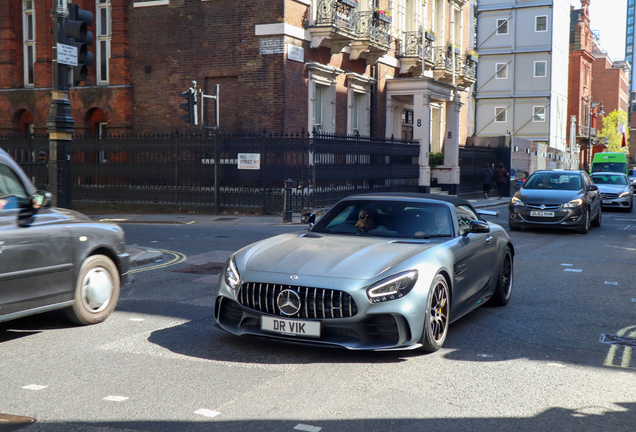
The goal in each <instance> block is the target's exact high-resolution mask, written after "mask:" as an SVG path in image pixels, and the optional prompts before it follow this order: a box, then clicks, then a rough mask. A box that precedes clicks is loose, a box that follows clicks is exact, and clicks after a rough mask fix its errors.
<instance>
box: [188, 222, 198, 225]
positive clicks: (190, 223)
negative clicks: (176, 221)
mask: <svg viewBox="0 0 636 432" xmlns="http://www.w3.org/2000/svg"><path fill="white" fill-rule="evenodd" d="M193 223H197V222H196V221H191V222H187V223H186V225H192V224H193Z"/></svg>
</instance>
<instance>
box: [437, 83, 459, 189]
mask: <svg viewBox="0 0 636 432" xmlns="http://www.w3.org/2000/svg"><path fill="white" fill-rule="evenodd" d="M462 105H464V103H463V102H462V101H461V98H460V95H459V92H455V95H454V97H453V102H448V103H447V104H446V132H445V135H444V165H443V166H442V167H440V170H441V172H440V175H439V176H438V185H439V186H441V187H442V189H443V190H447V191H448V193H449V194H451V195H457V194H458V193H459V118H460V113H461V109H462Z"/></svg>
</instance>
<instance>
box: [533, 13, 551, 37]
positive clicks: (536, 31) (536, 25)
mask: <svg viewBox="0 0 636 432" xmlns="http://www.w3.org/2000/svg"><path fill="white" fill-rule="evenodd" d="M539 18H545V30H538V26H539ZM548 27H549V26H548V16H547V15H537V16H536V17H534V31H535V33H545V32H547V31H548Z"/></svg>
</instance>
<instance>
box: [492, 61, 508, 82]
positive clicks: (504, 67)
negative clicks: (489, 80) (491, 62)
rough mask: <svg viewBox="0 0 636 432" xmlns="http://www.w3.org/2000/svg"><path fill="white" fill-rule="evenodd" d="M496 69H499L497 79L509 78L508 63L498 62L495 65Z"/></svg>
mask: <svg viewBox="0 0 636 432" xmlns="http://www.w3.org/2000/svg"><path fill="white" fill-rule="evenodd" d="M495 69H496V70H497V74H496V75H495V79H506V78H508V63H497V64H496V65H495Z"/></svg>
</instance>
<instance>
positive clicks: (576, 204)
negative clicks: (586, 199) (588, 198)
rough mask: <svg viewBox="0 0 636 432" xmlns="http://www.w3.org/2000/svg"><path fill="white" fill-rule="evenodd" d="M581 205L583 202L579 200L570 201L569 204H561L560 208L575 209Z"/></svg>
mask: <svg viewBox="0 0 636 432" xmlns="http://www.w3.org/2000/svg"><path fill="white" fill-rule="evenodd" d="M582 205H583V200H582V199H581V198H579V199H575V200H572V201H570V202H569V203H565V204H563V205H562V206H561V207H563V208H575V207H580V206H582Z"/></svg>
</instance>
